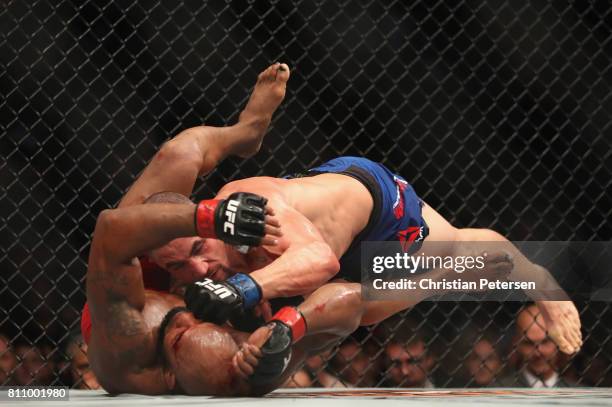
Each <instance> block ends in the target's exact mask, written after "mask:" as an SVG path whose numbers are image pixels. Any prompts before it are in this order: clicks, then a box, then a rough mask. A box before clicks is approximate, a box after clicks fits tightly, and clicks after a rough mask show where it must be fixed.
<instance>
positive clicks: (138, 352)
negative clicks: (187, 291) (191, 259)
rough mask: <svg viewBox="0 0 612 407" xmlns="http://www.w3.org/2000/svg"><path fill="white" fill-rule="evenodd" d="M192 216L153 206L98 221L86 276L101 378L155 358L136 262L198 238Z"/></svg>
mask: <svg viewBox="0 0 612 407" xmlns="http://www.w3.org/2000/svg"><path fill="white" fill-rule="evenodd" d="M193 212H194V206H193V205H164V204H151V205H137V206H133V207H129V208H123V209H114V210H105V211H103V212H102V213H101V214H100V216H99V217H98V221H97V223H96V228H95V231H94V237H93V241H92V244H91V249H90V254H89V264H88V271H87V298H88V302H89V307H90V311H91V316H92V342H91V346H90V353H91V355H90V357H91V359H92V366H93V367H94V369H96V370H97V372H96V374H97V375H100V374H99V373H100V372H101V370H100V369H102V371H104V369H109V370H112V369H113V368H114V369H116V368H117V367H119V366H124V367H126V368H127V369H130V368H131V369H133V368H135V367H138V366H142V365H145V364H147V363H148V362H149V359H150V358H151V357H153V356H154V355H152V354H151V352H152V351H151V350H152V349H154V346H153V338H152V334H151V332H150V330H149V329H148V328H147V326H146V324H145V323H144V320H143V318H142V309H143V308H144V303H145V291H144V286H143V281H142V272H141V269H140V264H139V262H138V260H137V259H136V256H137V255H138V254H140V253H142V252H143V251H145V250H148V249H151V248H154V247H157V246H159V245H161V244H163V243H165V242H167V241H168V240H170V239H174V238H175V237H180V236H187V235H193V234H195V231H194V229H195V227H194V224H193ZM116 373H117V374H119V373H121V372H116ZM123 373H126V372H123ZM101 381H102V383H103V385H104V378H102V380H101ZM107 383H108V382H107ZM105 387H106V388H107V389H108V388H111V389H112V386H110V385H108V384H106V385H105Z"/></svg>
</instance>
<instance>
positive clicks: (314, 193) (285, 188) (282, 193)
mask: <svg viewBox="0 0 612 407" xmlns="http://www.w3.org/2000/svg"><path fill="white" fill-rule="evenodd" d="M238 191H244V192H252V193H257V194H260V195H262V196H265V197H266V198H268V200H269V204H270V206H271V207H272V208H274V209H275V210H276V211H279V210H281V211H283V210H289V211H291V210H293V211H295V212H297V213H299V214H301V215H302V216H303V217H305V218H306V219H308V221H310V222H311V223H312V224H313V225H314V226H315V227H316V228H317V229H318V231H319V233H321V235H322V236H323V238H324V239H325V241H326V243H327V244H329V245H330V247H331V248H332V250H333V251H334V253H335V254H336V255H337V256H338V257H340V256H341V255H342V254H343V253H344V252H345V251H346V249H348V247H349V246H350V244H351V242H352V241H353V239H354V238H355V236H357V234H359V232H361V231H362V230H363V229H364V228H365V226H366V225H367V224H368V220H369V217H370V213H371V212H372V207H373V200H372V196H371V194H370V193H369V192H368V190H367V188H366V187H365V186H364V185H363V184H362V183H361V182H359V181H357V180H355V179H354V178H351V177H348V176H346V175H342V174H332V173H326V174H319V175H314V176H308V177H302V178H293V179H283V178H272V177H252V178H245V179H242V180H238V181H233V182H230V183H228V184H227V185H225V186H224V187H223V188H222V189H221V190H220V191H219V193H218V195H217V197H219V198H225V197H227V196H229V195H230V194H231V193H233V192H238ZM281 222H282V219H281Z"/></svg>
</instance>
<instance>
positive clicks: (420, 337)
mask: <svg viewBox="0 0 612 407" xmlns="http://www.w3.org/2000/svg"><path fill="white" fill-rule="evenodd" d="M364 333H365V335H364ZM433 333H434V330H432V329H431V328H430V327H428V323H427V321H426V318H424V319H423V320H422V321H417V320H416V319H414V318H413V317H412V316H405V315H399V316H396V317H393V318H391V319H389V320H387V321H385V322H383V323H382V324H379V325H378V326H376V327H375V328H373V329H369V330H365V331H364V332H360V331H357V332H356V333H355V334H354V335H352V336H350V337H348V338H346V339H345V340H344V341H343V342H342V343H340V344H339V345H338V346H337V347H336V348H334V349H332V350H330V351H328V352H326V353H324V354H320V355H317V356H313V357H311V358H310V359H308V360H307V362H306V364H305V365H304V366H303V367H302V368H301V369H300V370H298V371H297V372H296V373H295V374H294V375H293V376H292V377H291V378H290V379H289V380H288V381H287V383H285V387H329V388H338V387H341V388H349V387H403V388H435V387H532V388H542V387H571V386H612V369H611V366H610V362H609V360H607V359H606V358H605V356H604V355H605V352H602V351H601V349H598V350H594V349H583V350H582V351H581V352H580V354H578V355H575V356H574V357H569V356H567V355H564V354H562V353H560V352H559V351H558V349H557V347H556V345H555V344H554V343H553V342H552V341H551V340H550V338H549V337H548V336H547V333H546V325H545V322H544V320H543V318H542V316H541V315H540V314H539V311H538V309H537V307H536V306H534V305H528V306H525V307H524V308H522V309H521V310H520V312H518V313H517V316H516V319H515V321H514V324H513V326H512V327H511V328H510V329H509V331H508V332H505V331H504V330H503V329H495V330H494V329H492V328H487V329H482V328H481V327H479V326H477V325H475V324H468V325H466V326H464V327H463V328H462V330H461V333H460V334H459V335H457V337H455V338H451V339H450V340H449V338H446V339H445V340H444V345H443V346H441V345H440V344H439V342H440V340H439V339H436V337H437V336H434V335H433ZM584 352H587V353H588V352H590V355H589V357H588V358H587V357H584V355H581V354H582V353H584ZM587 360H588V363H585V361H587ZM0 384H2V385H17V386H27V385H32V386H33V385H67V386H71V387H73V388H78V389H99V388H100V385H99V384H98V382H97V380H96V377H95V375H94V374H93V372H92V371H91V369H90V367H89V361H88V359H87V345H86V344H85V343H84V342H83V339H82V337H81V335H80V334H79V333H76V332H75V333H74V334H72V335H70V337H69V339H68V340H67V341H66V342H65V343H64V344H63V345H61V346H56V347H54V346H52V345H51V344H49V343H37V344H32V343H29V342H23V341H19V340H11V339H10V338H8V337H7V336H6V335H4V334H0Z"/></svg>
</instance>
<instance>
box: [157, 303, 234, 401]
mask: <svg viewBox="0 0 612 407" xmlns="http://www.w3.org/2000/svg"><path fill="white" fill-rule="evenodd" d="M158 347H159V350H158V352H159V354H160V357H162V358H163V360H162V365H163V367H164V380H165V382H166V385H167V388H168V389H169V390H170V391H173V392H175V393H184V394H189V395H230V394H232V393H233V392H235V391H236V390H237V389H236V385H237V384H236V383H235V382H234V377H235V376H234V374H233V371H232V357H233V356H234V354H235V353H236V352H237V351H238V346H237V344H236V342H235V340H234V339H233V337H232V336H231V335H230V333H229V331H227V330H226V329H225V328H222V327H219V326H217V325H214V324H210V323H202V322H201V321H199V320H197V319H196V318H195V317H194V316H193V314H192V313H191V312H189V311H188V310H187V309H186V308H183V307H177V308H173V309H171V310H170V311H169V312H168V313H167V314H166V316H165V317H164V319H163V321H162V323H161V325H160V331H159V339H158Z"/></svg>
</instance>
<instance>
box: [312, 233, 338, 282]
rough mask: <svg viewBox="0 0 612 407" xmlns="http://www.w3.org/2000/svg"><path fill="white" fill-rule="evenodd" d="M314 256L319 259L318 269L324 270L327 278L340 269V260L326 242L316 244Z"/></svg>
mask: <svg viewBox="0 0 612 407" xmlns="http://www.w3.org/2000/svg"><path fill="white" fill-rule="evenodd" d="M316 252H317V253H316V256H317V257H316V258H317V259H319V262H320V263H319V269H320V270H321V271H324V272H325V274H326V275H327V276H328V279H330V278H332V277H334V276H335V275H336V274H338V272H339V271H340V262H339V261H338V258H337V257H336V254H335V253H334V251H333V250H332V249H331V247H329V245H328V244H327V243H323V242H318V243H317V244H316Z"/></svg>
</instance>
